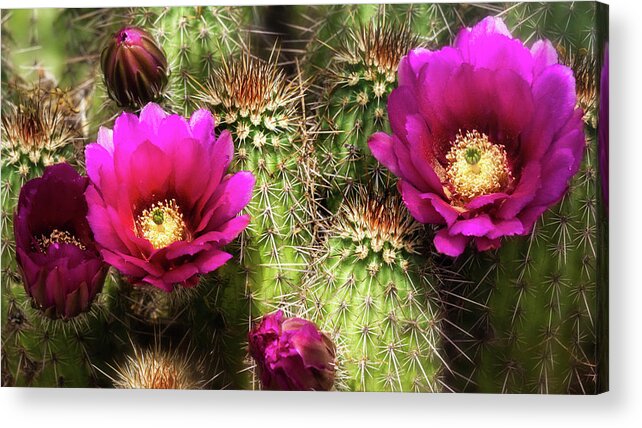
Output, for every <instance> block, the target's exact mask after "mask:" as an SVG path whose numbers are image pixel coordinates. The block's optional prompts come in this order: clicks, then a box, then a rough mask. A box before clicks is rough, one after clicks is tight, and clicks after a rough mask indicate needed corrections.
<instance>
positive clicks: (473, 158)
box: [464, 147, 481, 165]
mask: <svg viewBox="0 0 642 428" xmlns="http://www.w3.org/2000/svg"><path fill="white" fill-rule="evenodd" d="M464 159H466V162H468V164H469V165H477V163H478V162H479V161H480V159H481V151H480V150H479V149H478V148H477V147H468V148H467V149H466V153H465V154H464Z"/></svg>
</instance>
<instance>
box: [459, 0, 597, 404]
mask: <svg viewBox="0 0 642 428" xmlns="http://www.w3.org/2000/svg"><path fill="white" fill-rule="evenodd" d="M596 16H597V15H596V5H595V4H593V3H573V4H571V5H569V4H568V3H550V4H542V3H539V4H526V3H524V4H520V5H518V6H517V7H515V8H514V9H511V10H510V11H509V13H508V14H507V15H506V19H507V21H508V22H511V23H512V24H513V25H514V26H515V27H514V28H515V32H516V34H521V35H522V36H523V37H529V36H530V37H549V38H551V40H552V41H554V42H555V43H556V44H557V49H558V51H559V52H560V54H561V57H562V59H563V60H564V61H565V62H566V63H567V64H568V65H569V66H571V67H572V69H573V71H574V74H575V77H576V82H577V85H576V90H577V96H578V104H579V106H580V107H581V108H582V109H583V110H584V112H585V115H584V121H585V123H586V126H585V134H586V136H587V144H586V148H585V153H584V161H583V163H582V166H581V169H580V171H579V173H578V174H577V175H576V176H575V178H574V179H573V181H572V182H571V185H570V188H569V190H568V192H567V194H566V195H565V196H564V198H563V199H562V201H561V202H560V203H559V204H558V205H557V206H555V207H554V208H553V209H552V210H550V211H549V212H548V213H546V214H545V215H544V216H543V217H542V219H540V221H539V222H538V224H537V225H536V226H535V229H534V230H533V232H532V233H531V235H530V236H528V237H526V238H522V239H512V240H511V241H510V242H509V243H506V244H505V245H503V246H502V248H501V249H499V250H497V251H495V252H493V253H492V254H491V255H482V256H479V255H477V256H473V255H469V256H468V257H467V258H466V259H465V261H464V262H463V264H462V265H463V267H464V269H463V271H465V272H466V274H465V275H466V276H467V278H468V279H469V281H470V285H469V286H462V287H463V288H462V289H459V290H458V292H459V293H460V294H464V295H467V296H468V297H469V298H470V301H469V302H464V301H463V300H462V301H459V303H461V304H462V305H463V306H466V307H467V310H466V311H467V314H460V316H461V318H459V319H458V320H457V322H458V323H460V324H461V325H465V326H467V328H468V329H469V330H470V331H472V332H474V336H475V339H474V343H473V344H472V345H471V338H470V337H466V338H464V339H463V340H464V342H465V343H466V345H465V346H466V347H467V353H468V354H469V356H471V357H473V356H474V361H475V364H474V366H471V365H470V364H469V363H468V362H464V363H463V365H464V366H467V368H465V369H462V371H464V372H467V376H470V379H471V380H472V384H469V385H467V386H466V387H464V389H467V390H468V389H470V390H478V391H482V392H508V393H576V394H592V393H596V392H598V391H600V390H601V389H602V386H601V385H604V380H601V379H600V376H599V373H598V370H599V369H598V366H599V359H598V355H599V352H600V348H599V346H600V345H599V341H600V340H602V339H601V338H598V332H599V331H600V330H601V329H602V327H601V323H602V322H603V320H602V316H603V314H602V313H601V312H600V311H601V309H600V308H601V307H602V306H600V305H601V302H600V299H603V296H604V295H603V291H600V290H603V289H604V288H605V287H606V286H607V284H606V280H604V279H602V280H598V277H597V269H596V266H597V264H598V257H600V252H602V251H604V249H603V248H604V245H606V244H605V242H604V241H601V242H598V224H599V215H598V213H597V196H596V195H597V190H598V186H599V180H598V178H597V173H596V171H597V153H596V152H597V146H596V141H595V140H596V138H595V135H596V132H595V120H596V117H595V116H596V111H595V109H596V106H595V104H594V103H595V99H596V93H597V89H596V85H595V82H596V80H597V76H596V74H597V67H596V65H595V60H594V58H596V57H599V52H598V49H599V47H598V46H596V45H595V44H594V37H595V34H593V32H594V31H595V22H596ZM513 20H515V21H513ZM599 296H602V297H599ZM470 302H477V303H476V304H471V303H470ZM473 385H474V386H473Z"/></svg>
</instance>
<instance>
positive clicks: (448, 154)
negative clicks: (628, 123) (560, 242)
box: [368, 17, 585, 256]
mask: <svg viewBox="0 0 642 428" xmlns="http://www.w3.org/2000/svg"><path fill="white" fill-rule="evenodd" d="M398 73H399V76H398V77H399V86H398V88H396V89H395V90H393V91H392V93H391V94H390V96H389V98H388V116H389V118H390V125H391V128H392V135H387V134H385V133H382V132H379V133H376V134H374V135H373V136H372V137H371V139H370V141H369V143H368V144H369V146H370V149H371V151H372V153H373V155H374V156H375V157H376V158H377V159H378V160H379V161H380V162H381V163H382V164H384V165H385V166H386V167H388V169H390V171H392V173H393V174H395V175H396V176H397V177H399V179H400V180H399V183H398V187H399V190H400V192H401V194H402V196H403V200H404V203H405V204H406V206H407V207H408V210H409V211H410V213H411V214H412V215H413V217H415V218H416V219H417V220H418V221H420V222H422V223H430V224H442V225H445V227H444V228H442V229H441V230H440V231H439V232H438V233H437V235H436V237H435V247H436V248H437V250H438V251H439V252H441V253H444V254H447V255H450V256H458V255H460V254H461V253H462V252H463V251H464V249H465V247H466V245H467V243H468V242H470V241H473V242H474V243H475V244H476V246H477V249H478V250H480V251H484V250H488V249H491V248H498V247H499V246H500V245H501V238H502V237H504V236H512V235H525V234H528V233H529V232H530V231H531V230H532V228H533V225H534V224H535V222H536V221H537V219H538V218H539V217H540V216H541V215H542V213H543V212H544V211H546V209H547V208H548V207H550V206H551V205H553V204H555V203H556V202H557V201H559V200H560V198H561V197H562V195H563V194H564V192H565V191H566V190H567V188H568V184H569V181H570V179H571V178H572V177H573V175H574V174H575V173H576V172H577V170H578V169H579V167H580V163H581V161H582V155H583V150H584V144H585V143H584V141H585V140H584V131H583V125H582V112H581V111H580V110H579V109H576V94H575V79H574V77H573V73H572V71H571V69H570V68H568V67H566V66H564V65H561V64H558V63H557V53H556V51H555V49H554V48H553V46H552V45H551V43H550V42H549V41H547V40H540V41H538V42H536V43H535V44H534V45H533V46H532V48H530V49H528V48H527V47H525V46H524V44H523V43H522V42H521V41H520V40H517V39H513V38H512V36H511V34H510V32H509V31H508V29H507V28H506V26H505V25H504V23H503V21H502V20H501V19H499V18H493V17H489V18H486V19H484V20H483V21H481V22H480V23H479V24H477V25H476V26H475V27H473V28H465V29H463V30H462V31H461V32H460V33H459V35H458V36H457V39H456V41H455V45H454V46H453V47H445V48H443V49H440V50H438V51H429V50H426V49H421V48H417V49H413V50H412V51H411V52H410V53H409V54H408V55H406V56H405V57H404V58H403V59H402V60H401V62H400V64H399V72H398Z"/></svg>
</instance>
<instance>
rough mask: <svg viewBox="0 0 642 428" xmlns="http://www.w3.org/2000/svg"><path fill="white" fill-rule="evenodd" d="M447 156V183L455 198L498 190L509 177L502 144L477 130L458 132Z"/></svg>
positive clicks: (506, 182)
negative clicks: (496, 142)
mask: <svg viewBox="0 0 642 428" xmlns="http://www.w3.org/2000/svg"><path fill="white" fill-rule="evenodd" d="M446 159H447V160H448V163H449V165H448V166H447V168H446V176H447V177H448V182H449V183H450V184H451V185H452V187H453V190H454V192H455V196H456V199H457V198H458V199H460V200H461V201H462V202H464V203H466V202H468V201H470V200H471V199H473V198H475V197H477V196H480V195H487V194H489V193H495V192H499V191H501V190H502V189H504V188H505V187H506V186H507V185H508V184H509V183H510V181H511V180H512V174H511V170H510V167H509V166H508V159H507V157H506V150H505V149H504V146H502V145H500V144H493V143H491V142H490V141H489V140H488V136H486V134H481V133H479V132H478V131H472V132H466V134H465V135H464V134H462V133H461V132H460V133H459V134H457V137H456V138H455V142H454V143H453V145H452V147H451V149H450V151H449V152H448V154H447V155H446Z"/></svg>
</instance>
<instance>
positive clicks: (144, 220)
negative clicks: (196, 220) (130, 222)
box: [136, 199, 186, 249]
mask: <svg viewBox="0 0 642 428" xmlns="http://www.w3.org/2000/svg"><path fill="white" fill-rule="evenodd" d="M185 234H186V227H185V221H184V220H183V213H182V212H181V210H180V208H179V207H178V205H177V204H176V201H175V200H174V199H170V200H167V199H166V200H164V201H162V202H158V203H155V204H152V206H151V207H149V208H148V209H146V210H143V212H142V213H141V214H140V215H139V216H138V218H137V219H136V236H138V237H139V238H141V237H142V238H145V239H147V240H148V241H149V242H151V244H152V246H153V247H154V248H155V249H160V248H164V247H167V246H168V245H170V244H173V243H174V242H176V241H181V240H183V239H185Z"/></svg>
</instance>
